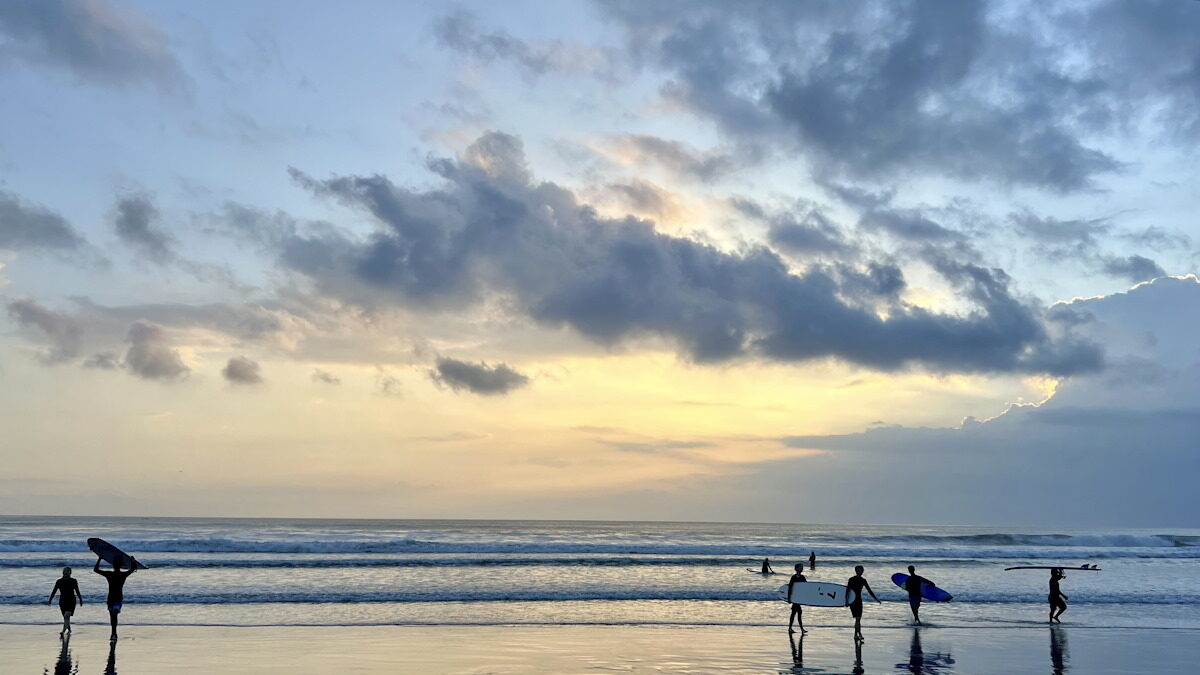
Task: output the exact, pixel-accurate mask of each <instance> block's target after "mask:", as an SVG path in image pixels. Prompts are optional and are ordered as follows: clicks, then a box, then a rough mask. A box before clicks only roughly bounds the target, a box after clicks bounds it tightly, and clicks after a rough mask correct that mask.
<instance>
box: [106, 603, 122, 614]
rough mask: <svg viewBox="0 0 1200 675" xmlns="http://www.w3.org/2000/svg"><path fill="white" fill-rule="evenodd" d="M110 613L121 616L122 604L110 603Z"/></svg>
mask: <svg viewBox="0 0 1200 675" xmlns="http://www.w3.org/2000/svg"><path fill="white" fill-rule="evenodd" d="M108 611H110V612H115V613H118V614H119V613H120V612H121V603H119V602H110V603H108Z"/></svg>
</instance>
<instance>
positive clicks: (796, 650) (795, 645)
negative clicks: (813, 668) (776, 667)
mask: <svg viewBox="0 0 1200 675" xmlns="http://www.w3.org/2000/svg"><path fill="white" fill-rule="evenodd" d="M788 639H789V640H790V641H791V643H792V665H793V666H795V668H793V669H792V670H793V671H799V670H801V669H802V668H804V633H801V634H800V639H799V640H797V639H796V634H795V633H788Z"/></svg>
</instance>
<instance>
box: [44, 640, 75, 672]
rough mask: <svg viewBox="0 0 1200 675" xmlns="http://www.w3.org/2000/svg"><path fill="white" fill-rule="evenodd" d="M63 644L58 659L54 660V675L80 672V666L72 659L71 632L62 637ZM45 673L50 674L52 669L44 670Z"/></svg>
mask: <svg viewBox="0 0 1200 675" xmlns="http://www.w3.org/2000/svg"><path fill="white" fill-rule="evenodd" d="M61 642H62V646H61V647H59V650H58V660H57V661H55V662H54V675H75V673H78V672H79V668H78V667H77V666H76V665H75V663H74V662H73V661H72V659H71V634H70V633H67V634H65V635H63V636H62V638H61ZM42 672H43V673H44V674H45V675H49V673H50V669H49V668H47V669H45V670H43V671H42Z"/></svg>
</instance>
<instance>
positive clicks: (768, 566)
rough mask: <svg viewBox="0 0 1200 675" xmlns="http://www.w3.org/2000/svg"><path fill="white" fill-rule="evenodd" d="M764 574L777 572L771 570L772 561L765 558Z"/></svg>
mask: <svg viewBox="0 0 1200 675" xmlns="http://www.w3.org/2000/svg"><path fill="white" fill-rule="evenodd" d="M762 573H763V574H775V570H773V569H771V559H770V558H763V564H762Z"/></svg>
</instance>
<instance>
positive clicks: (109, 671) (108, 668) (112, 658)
mask: <svg viewBox="0 0 1200 675" xmlns="http://www.w3.org/2000/svg"><path fill="white" fill-rule="evenodd" d="M104 675H117V641H116V640H110V641H109V643H108V664H107V665H105V666H104Z"/></svg>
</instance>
